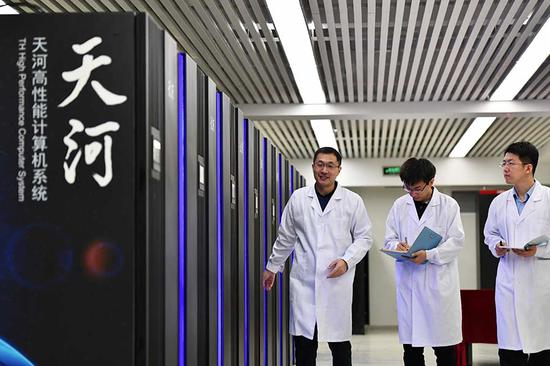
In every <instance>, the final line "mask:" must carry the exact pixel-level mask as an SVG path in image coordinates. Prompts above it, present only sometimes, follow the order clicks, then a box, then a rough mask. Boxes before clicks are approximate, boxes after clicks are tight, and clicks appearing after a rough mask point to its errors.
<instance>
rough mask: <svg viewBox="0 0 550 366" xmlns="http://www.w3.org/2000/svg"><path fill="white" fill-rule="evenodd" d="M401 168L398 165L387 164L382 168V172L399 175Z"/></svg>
mask: <svg viewBox="0 0 550 366" xmlns="http://www.w3.org/2000/svg"><path fill="white" fill-rule="evenodd" d="M400 170H401V169H400V167H398V166H385V167H383V168H382V173H383V174H384V175H399V172H400Z"/></svg>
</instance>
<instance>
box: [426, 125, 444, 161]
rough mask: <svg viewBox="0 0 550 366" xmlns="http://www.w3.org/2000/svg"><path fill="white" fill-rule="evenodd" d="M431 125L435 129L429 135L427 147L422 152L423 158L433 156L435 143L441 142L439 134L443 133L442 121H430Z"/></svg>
mask: <svg viewBox="0 0 550 366" xmlns="http://www.w3.org/2000/svg"><path fill="white" fill-rule="evenodd" d="M431 123H432V124H433V125H434V126H435V129H434V131H433V133H432V134H431V138H430V140H429V142H428V146H427V148H426V150H425V151H424V156H426V157H432V156H435V151H436V146H438V143H437V142H438V141H440V140H441V132H442V131H443V128H444V126H445V124H444V123H443V120H442V119H440V118H435V119H432V121H431Z"/></svg>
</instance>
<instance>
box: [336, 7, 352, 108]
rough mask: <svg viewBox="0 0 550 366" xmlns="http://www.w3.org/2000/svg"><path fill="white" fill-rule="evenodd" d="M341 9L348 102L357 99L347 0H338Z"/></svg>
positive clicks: (341, 30)
mask: <svg viewBox="0 0 550 366" xmlns="http://www.w3.org/2000/svg"><path fill="white" fill-rule="evenodd" d="M338 8H339V10H340V32H341V34H342V48H343V50H344V67H345V75H346V87H347V91H348V98H347V101H348V102H354V101H355V93H354V86H353V68H352V66H351V47H350V39H349V21H348V3H347V1H346V0H338Z"/></svg>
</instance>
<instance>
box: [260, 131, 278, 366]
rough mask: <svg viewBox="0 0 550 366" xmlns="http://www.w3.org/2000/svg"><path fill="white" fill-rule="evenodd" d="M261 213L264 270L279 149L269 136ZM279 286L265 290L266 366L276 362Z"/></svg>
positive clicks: (272, 221)
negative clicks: (275, 148)
mask: <svg viewBox="0 0 550 366" xmlns="http://www.w3.org/2000/svg"><path fill="white" fill-rule="evenodd" d="M260 156H261V157H260V165H261V167H260V176H261V181H260V197H261V201H260V213H261V217H262V226H261V232H262V241H261V245H260V258H259V259H260V269H261V270H262V271H263V270H264V269H265V265H266V263H267V259H268V258H269V255H270V253H271V247H272V245H273V235H274V232H275V230H274V228H275V223H276V222H275V220H276V218H275V198H276V197H275V195H274V192H275V190H276V183H275V171H274V169H275V167H276V166H275V164H274V157H275V150H274V149H273V146H272V145H271V143H270V142H269V141H268V140H267V138H265V137H261V155H260ZM277 292H278V284H277V282H275V284H274V286H273V288H272V289H271V292H270V293H268V292H267V291H263V294H262V295H263V296H262V297H261V310H262V314H263V319H262V322H261V324H260V326H261V332H260V339H261V350H262V356H263V358H262V359H261V360H260V361H261V362H262V365H265V366H272V365H275V363H276V357H277V354H276V351H277V343H276V342H277V329H276V325H277V317H276V309H275V304H276V301H277Z"/></svg>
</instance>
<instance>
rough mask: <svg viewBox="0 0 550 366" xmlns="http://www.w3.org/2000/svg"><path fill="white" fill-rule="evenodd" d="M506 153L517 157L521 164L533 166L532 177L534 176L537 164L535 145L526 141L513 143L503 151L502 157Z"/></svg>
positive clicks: (537, 157)
mask: <svg viewBox="0 0 550 366" xmlns="http://www.w3.org/2000/svg"><path fill="white" fill-rule="evenodd" d="M506 153H510V154H514V155H517V156H518V158H519V160H521V162H522V163H523V164H531V165H532V166H533V175H535V170H536V169H537V164H538V163H539V151H538V150H537V148H536V147H535V145H533V144H532V143H530V142H527V141H519V142H514V143H513V144H511V145H508V147H507V148H506V150H504V155H506Z"/></svg>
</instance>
